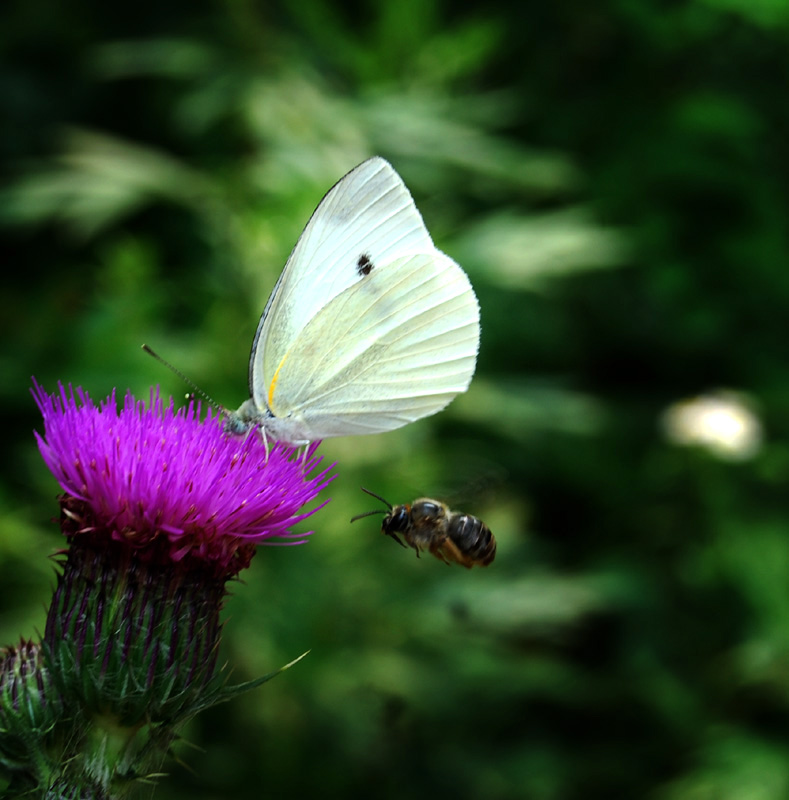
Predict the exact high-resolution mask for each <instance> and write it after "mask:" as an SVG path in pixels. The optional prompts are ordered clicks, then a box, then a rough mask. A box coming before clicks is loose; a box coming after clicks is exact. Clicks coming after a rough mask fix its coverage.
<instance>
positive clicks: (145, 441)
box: [31, 380, 333, 577]
mask: <svg viewBox="0 0 789 800" xmlns="http://www.w3.org/2000/svg"><path fill="white" fill-rule="evenodd" d="M58 386H59V393H57V394H53V395H49V394H47V393H46V392H45V391H44V389H43V388H42V387H41V386H40V385H39V384H38V383H36V382H35V380H34V388H33V389H32V390H31V391H32V394H33V396H34V398H35V400H36V403H37V405H38V407H39V409H40V410H41V413H42V415H43V417H44V435H43V436H40V435H39V434H38V433H36V439H37V440H38V446H39V450H40V451H41V455H42V457H43V459H44V461H45V463H46V464H47V466H48V467H49V469H50V470H51V471H52V473H53V474H54V476H55V478H56V479H57V481H58V483H59V484H60V486H61V487H62V489H63V490H64V492H66V494H67V495H68V496H69V497H68V498H66V500H65V501H63V513H64V515H65V516H66V517H70V518H71V520H72V522H73V524H72V525H71V526H70V527H69V526H67V525H65V524H64V532H65V533H66V534H67V535H68V536H69V537H76V536H80V535H89V534H93V535H96V534H97V532H99V536H103V537H105V539H106V537H107V535H108V534H109V536H110V537H111V539H113V540H115V541H118V542H125V543H126V545H127V546H131V547H132V548H134V549H135V551H136V553H137V557H138V558H143V559H146V558H150V559H151V560H156V561H161V560H163V559H164V560H167V559H169V560H170V561H171V562H181V561H183V560H187V561H192V560H197V561H198V562H203V564H204V566H207V567H209V569H212V570H214V571H216V572H217V573H221V574H224V575H225V577H230V576H231V575H234V574H237V572H238V571H239V570H240V569H243V568H244V567H246V566H248V564H249V561H250V559H251V558H252V555H253V554H254V551H255V546H256V545H260V544H303V543H304V542H305V541H306V539H305V537H306V536H307V535H308V534H306V533H305V534H295V533H293V532H292V531H291V527H292V526H293V525H294V524H296V523H297V522H299V521H301V520H303V519H305V518H306V517H308V516H310V515H311V514H313V513H314V512H315V511H317V510H318V509H319V508H322V507H323V505H325V502H324V503H322V504H321V505H320V506H318V507H317V508H315V509H313V510H311V511H307V512H302V511H300V509H301V508H302V507H303V506H304V505H305V504H306V503H308V502H310V501H311V500H313V499H314V498H315V497H316V496H317V494H318V493H319V492H320V490H321V489H323V488H324V487H325V486H326V485H327V484H328V483H329V482H330V481H331V480H332V477H333V476H329V475H328V472H329V469H331V467H329V468H328V469H325V470H322V471H321V472H319V473H318V474H316V475H313V476H311V475H310V473H312V472H314V471H315V470H316V469H317V468H318V466H319V464H320V462H321V459H320V458H318V457H316V456H315V451H316V449H317V445H318V443H313V444H312V445H310V446H309V448H308V449H307V452H306V453H305V454H301V453H299V452H298V451H296V450H295V449H294V448H292V447H286V446H282V445H280V444H279V443H274V444H273V445H272V446H270V447H269V448H268V454H267V452H266V445H265V443H264V442H263V440H262V438H261V436H259V435H257V434H253V435H250V436H247V437H246V438H243V439H241V438H238V437H232V436H228V435H227V434H225V433H224V432H223V425H222V423H221V421H220V419H219V415H217V414H213V413H212V411H211V410H209V411H208V414H207V415H206V418H205V420H204V421H202V422H201V421H200V419H199V416H200V406H199V404H198V405H197V406H196V407H195V405H194V403H190V404H189V405H188V406H187V407H186V408H181V409H178V410H175V408H174V407H173V403H172V400H171V401H170V404H169V405H168V406H165V405H164V404H163V402H162V400H161V397H160V396H159V392H158V389H156V390H152V391H151V395H150V399H149V402H148V404H147V406H146V404H145V403H144V402H142V401H138V400H135V399H134V397H133V396H132V395H131V393H128V394H127V395H126V397H125V398H124V402H123V407H122V408H121V410H120V411H119V410H118V409H117V405H116V399H115V392H114V391H113V393H112V394H111V395H110V396H109V397H108V398H107V400H105V401H103V402H102V403H100V404H99V405H98V406H96V405H95V404H94V402H93V401H92V400H91V398H90V397H89V395H88V393H87V392H85V391H83V390H82V389H81V388H77V389H76V390H75V389H73V388H72V387H71V386H69V387H68V390H67V389H66V388H65V387H64V386H63V385H62V384H58ZM326 502H328V501H326ZM65 521H66V520H64V522H65Z"/></svg>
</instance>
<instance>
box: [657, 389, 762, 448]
mask: <svg viewBox="0 0 789 800" xmlns="http://www.w3.org/2000/svg"><path fill="white" fill-rule="evenodd" d="M662 423H663V430H664V431H665V434H666V437H667V438H668V440H669V441H670V442H672V443H673V444H679V445H698V446H700V447H704V448H706V449H707V450H709V451H710V452H711V453H713V454H714V455H716V456H718V457H719V458H722V459H727V460H731V461H742V460H745V459H748V458H751V457H753V456H754V455H756V453H757V452H758V450H759V448H760V447H761V444H762V424H761V422H760V421H759V418H758V417H757V416H756V414H755V413H754V411H753V409H752V408H751V407H750V406H749V405H748V403H747V402H746V401H745V400H744V398H743V397H742V396H741V395H739V394H737V393H736V392H732V391H726V390H720V391H715V392H711V393H710V394H704V395H699V396H697V397H692V398H689V399H687V400H680V401H679V402H677V403H674V404H673V405H671V406H669V407H668V408H667V409H666V411H665V412H664V413H663V417H662Z"/></svg>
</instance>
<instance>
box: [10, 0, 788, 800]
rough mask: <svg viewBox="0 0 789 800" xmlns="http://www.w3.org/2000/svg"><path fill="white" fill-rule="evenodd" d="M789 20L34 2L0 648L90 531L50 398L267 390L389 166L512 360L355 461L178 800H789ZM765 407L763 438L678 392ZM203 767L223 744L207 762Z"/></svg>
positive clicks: (405, 6) (275, 564)
mask: <svg viewBox="0 0 789 800" xmlns="http://www.w3.org/2000/svg"><path fill="white" fill-rule="evenodd" d="M787 8H788V7H787V5H786V3H785V2H783V0H758V2H756V1H755V0H748V2H746V0H689V1H688V2H684V3H659V2H632V0H630V1H628V0H604V1H603V2H601V3H593V4H588V3H581V2H577V0H575V1H574V0H566V1H565V2H560V3H556V4H544V3H535V2H526V3H521V4H511V3H509V2H502V1H501V0H492V1H491V2H488V3H469V2H467V3H449V2H447V1H446V0H403V2H399V3H386V2H381V0H366V1H364V2H362V1H360V0H357V2H352V3H350V4H343V5H342V6H340V4H333V3H330V2H328V1H327V0H299V2H295V0H280V1H279V2H270V3H264V2H253V0H231V2H228V3H209V2H205V1H204V0H193V1H192V2H184V0H181V1H180V2H178V1H177V0H176V1H175V2H166V3H163V4H154V3H146V2H143V3H135V4H132V5H123V4H120V5H118V4H99V3H93V2H90V0H77V2H73V3H68V4H63V5H58V4H54V3H51V2H45V0H28V1H27V2H25V3H21V2H10V3H6V4H5V5H4V6H3V9H2V11H0V14H1V15H2V25H0V43H1V45H0V46H2V53H3V70H2V72H0V99H2V108H3V110H4V115H5V119H6V123H5V124H4V125H3V126H2V127H0V174H1V175H2V180H3V188H2V191H0V225H2V229H1V230H2V236H3V239H2V243H0V255H1V257H2V262H3V264H4V265H5V271H4V291H3V298H4V314H3V316H2V321H0V325H2V334H3V335H2V340H3V343H4V347H3V351H2V354H1V355H0V358H1V359H2V360H1V361H0V366H1V367H2V372H3V380H2V383H0V391H1V392H2V394H0V402H2V405H3V418H4V423H5V424H4V429H5V431H6V447H5V453H6V457H5V458H4V460H3V463H2V464H1V465H0V478H1V479H2V483H0V503H2V504H3V507H4V510H5V513H4V515H3V518H2V522H0V526H1V528H0V586H1V587H2V594H1V595H0V598H1V599H0V633H2V634H3V638H2V639H1V641H4V642H13V641H15V640H17V639H18V637H19V635H20V634H24V635H30V634H31V633H32V632H33V631H35V630H36V629H37V628H40V627H41V625H42V623H43V619H44V615H43V611H42V606H43V605H44V604H46V602H47V597H48V593H49V590H50V587H51V584H52V565H51V563H50V562H49V561H48V560H47V558H46V557H47V555H49V554H51V553H52V552H54V551H55V550H56V549H57V548H58V547H59V546H60V545H61V542H60V540H59V538H58V537H59V534H58V532H57V528H56V526H55V525H53V524H52V523H51V522H49V518H50V517H51V516H52V515H53V514H55V513H56V505H55V501H54V495H55V494H56V492H57V488H56V486H55V485H54V481H53V480H52V478H51V476H49V475H48V473H46V471H45V470H44V468H43V465H42V464H41V462H40V459H39V458H38V455H37V452H36V448H35V444H34V440H33V437H32V435H31V431H32V430H33V429H34V428H36V427H38V428H40V423H39V420H38V419H37V416H36V413H35V408H34V406H33V403H32V400H31V398H30V396H29V395H28V391H27V387H29V385H30V375H31V374H35V375H36V377H37V378H38V379H39V380H40V381H41V382H43V384H44V385H45V386H46V387H47V388H49V389H52V388H54V386H55V384H56V382H57V381H58V380H61V381H64V382H72V383H74V384H80V385H82V386H83V387H85V388H86V389H88V391H89V392H90V393H91V394H92V395H93V396H94V397H95V398H97V399H98V398H102V397H104V396H106V394H107V393H109V391H110V390H111V389H112V388H113V387H118V389H119V390H120V391H123V390H125V389H126V388H127V387H129V388H130V389H132V390H133V391H134V392H135V393H136V394H137V395H138V396H146V395H147V393H148V387H149V386H150V385H151V384H155V383H161V384H162V386H163V388H164V390H165V392H168V393H171V394H173V395H174V396H176V397H179V396H182V395H183V393H184V391H185V388H184V386H183V385H181V384H180V383H179V381H178V380H177V379H176V378H175V377H174V376H173V375H170V374H169V373H167V372H166V371H164V370H163V369H162V368H161V367H160V366H159V365H158V364H156V363H155V362H153V361H152V360H151V359H148V358H146V357H145V356H144V355H143V354H142V353H141V351H140V344H142V342H147V343H149V344H150V345H151V346H153V347H154V348H155V349H157V350H158V351H160V352H161V353H162V354H163V355H164V356H165V357H167V358H168V359H169V360H170V361H172V362H173V363H175V364H176V365H178V367H179V368H181V369H182V370H183V371H184V372H186V373H187V374H188V375H190V376H191V377H192V378H193V379H194V380H195V381H196V382H197V383H198V384H199V385H201V386H202V387H204V389H205V390H206V391H207V392H208V393H209V394H211V395H212V396H213V397H215V398H217V400H218V401H220V402H222V403H224V404H227V405H229V406H233V405H238V404H240V402H241V401H242V400H243V399H245V396H246V391H245V386H246V360H247V357H248V352H249V344H250V341H251V338H252V335H253V332H254V330H255V326H256V324H257V318H258V315H259V314H260V312H261V310H262V308H263V305H264V303H265V298H266V296H267V293H268V291H269V290H270V289H271V287H272V286H273V284H274V281H275V280H276V277H277V275H278V273H279V270H280V269H281V267H282V265H283V264H284V261H285V259H286V257H287V254H288V252H289V250H290V248H291V247H292V245H293V243H294V242H295V241H296V238H297V237H298V234H299V232H300V230H301V228H302V227H303V225H304V224H305V223H306V221H307V219H308V217H309V215H310V213H311V212H312V210H313V208H314V207H315V205H316V203H317V201H318V200H319V199H320V197H321V195H322V194H323V193H324V192H325V191H326V190H327V189H328V188H329V187H330V186H331V185H332V184H333V183H334V182H335V181H336V180H337V179H338V178H339V177H340V176H341V175H342V174H344V173H345V172H346V171H347V170H348V169H350V168H351V167H353V166H354V165H355V164H356V163H358V162H359V161H361V160H363V159H364V158H365V157H367V156H369V155H372V154H375V153H378V154H380V155H383V156H384V157H386V158H388V159H389V160H390V161H391V162H392V163H393V164H394V166H395V168H396V169H397V170H398V172H400V173H401V175H402V176H403V178H404V179H405V181H406V183H407V184H408V186H409V187H410V189H411V190H412V193H413V194H414V196H415V198H416V201H417V204H418V206H419V208H420V210H421V212H422V214H423V216H424V218H425V220H426V222H427V225H428V227H429V229H430V231H431V233H432V234H433V236H434V238H435V240H436V242H437V244H438V246H439V247H441V248H442V249H443V250H446V251H447V252H448V253H450V254H451V255H452V256H453V257H455V258H456V259H457V260H458V261H459V262H460V263H461V264H463V266H464V267H465V268H466V269H467V271H468V273H469V275H470V276H471V279H472V282H473V283H474V286H475V288H476V289H477V293H478V295H479V298H480V303H481V307H482V319H483V328H482V331H483V335H482V349H481V353H480V360H479V367H478V374H477V377H476V378H475V381H474V382H473V383H472V386H471V389H470V391H469V392H468V393H467V394H466V395H464V396H462V397H461V398H459V399H458V400H457V401H455V403H453V404H452V405H451V406H450V407H449V409H448V410H447V411H446V412H444V413H442V414H440V415H437V416H436V417H433V418H431V419H430V420H427V421H422V422H420V423H417V424H415V425H412V426H409V427H407V428H406V429H404V430H401V431H398V432H393V433H390V434H386V435H383V436H377V437H367V439H365V441H364V444H363V446H362V445H361V443H360V442H359V441H358V440H353V439H351V440H343V439H339V440H335V441H329V442H326V443H325V444H324V445H323V448H322V449H323V453H324V454H325V457H326V458H327V459H328V460H330V461H335V460H336V462H337V468H336V471H337V474H338V476H339V477H338V478H337V480H336V481H335V482H334V483H333V484H332V487H331V491H330V494H331V496H332V502H331V503H330V504H329V505H328V506H327V507H326V508H325V509H324V510H322V511H321V512H320V513H319V515H318V516H316V517H315V518H314V520H313V525H314V527H315V528H316V529H317V530H318V533H317V534H316V536H315V537H313V539H312V541H311V542H310V544H309V545H307V546H305V547H301V548H295V549H291V548H280V549H277V548H269V549H265V550H263V551H262V552H260V553H259V554H258V556H257V558H256V559H255V563H254V564H253V567H252V569H251V570H249V572H248V575H246V576H245V578H244V582H243V583H239V584H238V585H237V586H235V587H234V591H233V595H232V597H230V598H229V601H228V605H227V617H228V623H227V626H226V636H225V656H226V658H227V661H228V663H229V664H230V665H232V668H233V670H234V677H235V678H238V679H239V680H241V679H249V678H253V677H256V676H258V675H262V674H263V673H265V672H268V671H270V670H271V669H274V668H276V667H277V666H279V665H281V664H284V663H285V662H287V661H289V660H291V659H292V658H294V657H295V656H297V655H298V654H299V653H301V652H303V651H304V650H307V649H311V651H312V652H311V653H310V655H309V656H308V657H307V658H306V659H305V660H304V661H302V662H300V663H299V664H298V665H297V666H295V667H294V668H293V669H291V670H289V671H288V672H287V673H285V674H284V675H282V676H281V677H279V678H277V680H276V681H274V682H273V683H271V684H268V685H267V686H265V687H263V688H261V689H260V690H257V691H256V692H254V693H252V694H250V695H249V696H248V697H247V698H246V699H245V700H244V701H243V702H240V701H239V702H234V703H230V704H227V705H225V706H222V707H219V708H216V709H214V710H212V711H211V712H209V713H206V714H204V715H203V716H201V717H199V718H197V719H196V720H194V722H193V723H192V724H191V726H190V727H189V729H188V730H186V731H185V732H184V735H185V741H184V743H183V744H182V746H181V747H180V748H179V749H178V753H177V754H178V756H179V758H180V759H181V760H182V762H183V764H184V765H186V766H185V767H184V766H182V765H181V764H180V763H179V762H177V761H172V762H171V764H170V767H171V775H170V776H169V777H168V778H166V779H164V781H163V782H162V785H161V787H160V788H159V789H158V790H157V792H156V796H157V797H160V798H172V799H173V800H175V798H186V797H189V798H212V799H213V798H227V797H234V798H237V800H242V799H243V798H258V797H260V796H261V795H265V796H267V797H270V798H280V797H291V796H296V795H299V794H305V795H306V794H309V795H312V796H317V795H320V796H327V795H332V794H336V795H338V796H340V795H342V796H346V797H353V796H357V795H358V796H365V797H374V798H394V797H403V796H408V797H409V798H433V797H436V796H438V797H441V796H453V797H455V798H457V799H458V800H463V799H464V798H469V800H470V799H471V798H481V797H484V798H490V799H491V800H509V799H510V798H536V799H539V800H542V799H543V798H544V799H545V800H559V799H561V800H565V799H566V800H571V799H574V798H585V799H586V798H598V797H599V798H611V797H650V798H658V799H659V800H707V799H709V800H712V798H715V800H719V799H721V798H723V799H724V800H726V799H727V798H731V799H732V800H733V799H734V798H737V800H743V799H744V798H747V799H748V800H763V799H764V800H767V799H768V798H783V797H785V796H787V793H788V792H789V760H787V758H786V752H787V747H789V537H788V535H787V529H786V528H787V521H786V519H787V514H786V512H787V501H786V494H787V493H786V483H787V478H789V422H787V414H786V408H787V406H788V405H789V364H788V363H787V348H786V335H787V326H786V318H787V317H786V308H787V307H789V270H787V253H789V241H788V240H789V234H788V232H789V226H787V224H786V220H787V219H789V191H787V190H788V188H789V187H788V186H787V182H788V181H789V177H788V176H789V170H787V163H788V162H789V145H788V144H787V142H788V141H789V139H788V138H787V130H789V105H787V103H786V86H787V81H788V80H789V55H787V54H788V53H789V49H787V44H789V42H788V41H787V39H788V36H787V34H789V11H787ZM718 388H725V389H731V390H734V391H736V392H737V393H739V394H740V395H741V396H743V397H746V398H747V399H748V404H749V406H750V408H751V409H752V412H751V413H755V414H756V415H757V419H758V421H759V424H760V425H761V427H762V429H763V430H764V437H763V440H762V443H761V447H760V448H759V449H758V450H756V451H755V452H753V453H750V454H749V457H747V458H745V457H743V458H740V459H726V458H724V457H723V456H722V454H721V453H720V452H716V451H710V450H706V449H704V448H702V447H696V448H694V447H692V446H679V445H677V444H675V443H673V442H672V441H670V440H668V439H667V438H666V435H665V433H664V429H663V427H662V426H661V419H662V418H663V415H664V413H665V412H666V409H667V408H668V407H669V406H671V405H672V404H675V403H677V402H679V401H682V400H684V399H686V398H688V397H692V396H694V395H696V394H699V393H702V392H707V391H710V390H715V389H718ZM362 484H363V485H365V486H367V487H369V488H371V489H373V490H374V491H376V492H379V493H381V494H382V495H383V496H385V497H387V498H389V499H390V500H392V501H393V502H406V501H409V500H411V499H413V498H414V497H416V496H418V495H423V494H429V495H434V496H440V497H443V498H445V499H447V500H450V501H452V502H455V503H460V507H462V508H463V509H464V510H467V511H469V512H471V513H475V514H478V515H479V516H481V517H482V518H483V519H485V520H486V522H487V523H488V524H489V525H490V527H491V528H492V530H493V531H494V532H495V534H496V536H497V538H498V540H499V553H498V557H497V560H496V562H495V563H494V564H493V565H492V566H491V567H490V568H489V569H487V570H474V571H473V572H466V571H464V570H460V569H448V568H446V567H444V566H443V565H441V564H440V563H438V562H437V561H434V560H433V559H428V558H422V559H420V560H418V561H417V560H416V559H414V558H413V554H409V553H406V552H405V551H402V550H401V549H400V548H398V547H396V546H395V545H393V544H392V543H391V542H389V541H388V540H385V539H384V538H383V537H381V536H380V535H379V534H378V532H377V528H376V522H375V519H374V518H371V519H368V520H365V521H360V522H358V523H355V524H354V525H353V526H351V525H349V524H348V520H349V519H350V517H351V516H352V515H354V514H357V513H360V512H361V511H365V510H367V509H368V508H370V507H371V506H370V503H369V498H366V497H365V496H364V495H362V494H361V492H359V488H358V487H359V486H360V485H362ZM190 744H191V745H194V746H195V747H197V748H200V749H199V750H198V749H193V748H191V747H190V746H189V745H190Z"/></svg>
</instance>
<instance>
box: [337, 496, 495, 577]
mask: <svg viewBox="0 0 789 800" xmlns="http://www.w3.org/2000/svg"><path fill="white" fill-rule="evenodd" d="M362 491H363V492H366V493H367V494H369V495H370V496H372V497H375V498H376V500H380V501H381V502H382V503H383V504H384V505H385V506H386V507H387V508H388V509H389V510H388V511H384V510H383V509H376V510H375V511H366V512H365V513H364V514H357V515H356V516H355V517H354V518H353V519H352V520H351V522H356V520H357V519H361V518H362V517H369V516H371V515H372V514H384V515H385V516H384V521H383V523H382V525H381V533H384V534H386V535H387V536H391V537H392V538H393V539H394V540H395V541H396V542H397V543H398V544H399V545H400V546H401V547H407V546H410V547H413V548H414V550H416V555H417V558H419V552H420V551H421V550H428V551H430V552H431V553H432V554H433V555H434V556H435V557H436V558H438V559H440V560H441V561H443V562H444V563H445V564H451V563H452V562H454V563H455V564H461V565H462V566H464V567H466V568H467V569H471V567H473V566H474V565H475V564H476V565H477V566H480V567H487V566H488V564H490V563H491V561H493V559H494V558H495V557H496V539H495V538H494V537H493V534H492V533H491V532H490V529H489V528H488V526H487V525H486V524H485V523H484V522H483V521H482V520H481V519H477V517H472V516H471V515H470V514H461V513H459V512H457V511H452V510H450V508H449V506H447V505H446V504H445V503H441V502H439V501H438V500H431V499H430V498H429V497H420V498H419V499H418V500H414V502H413V503H411V504H410V505H408V504H404V505H400V506H393V505H392V504H391V503H390V502H389V501H388V500H384V498H383V497H381V496H380V495H377V494H375V492H371V491H370V490H369V489H365V488H364V487H362ZM398 533H399V534H400V535H401V536H402V537H403V539H405V541H406V544H403V542H402V540H401V539H400V537H399V536H398V535H397V534H398Z"/></svg>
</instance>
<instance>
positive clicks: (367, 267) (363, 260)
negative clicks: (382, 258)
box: [356, 253, 373, 276]
mask: <svg viewBox="0 0 789 800" xmlns="http://www.w3.org/2000/svg"><path fill="white" fill-rule="evenodd" d="M356 271H357V272H358V273H359V275H360V276H362V275H369V274H370V273H371V272H372V271H373V262H372V259H371V258H370V256H369V255H367V253H362V254H361V255H360V256H359V259H358V260H357V262H356Z"/></svg>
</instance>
